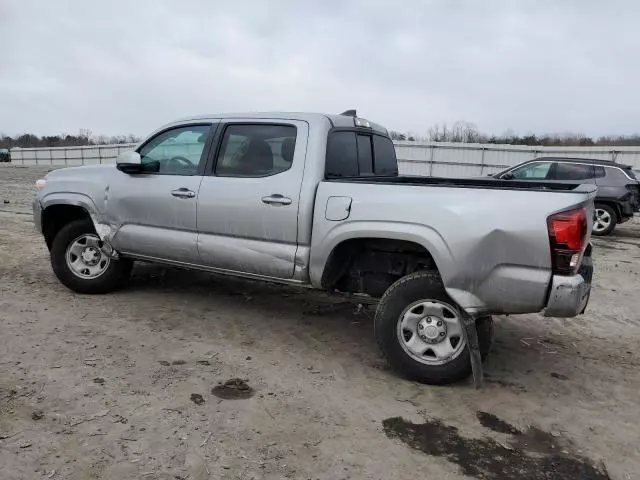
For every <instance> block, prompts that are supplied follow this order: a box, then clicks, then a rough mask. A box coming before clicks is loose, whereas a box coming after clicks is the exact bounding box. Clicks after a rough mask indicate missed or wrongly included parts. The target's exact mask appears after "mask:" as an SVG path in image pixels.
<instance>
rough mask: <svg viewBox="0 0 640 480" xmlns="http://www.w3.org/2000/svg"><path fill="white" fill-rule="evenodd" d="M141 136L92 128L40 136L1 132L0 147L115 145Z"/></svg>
mask: <svg viewBox="0 0 640 480" xmlns="http://www.w3.org/2000/svg"><path fill="white" fill-rule="evenodd" d="M139 141H140V137H138V136H136V135H133V134H129V135H113V136H107V135H93V134H92V132H91V130H88V129H80V130H79V131H78V133H77V134H76V135H71V134H68V133H62V134H60V135H43V136H41V137H40V136H38V135H34V134H33V133H23V134H21V135H18V136H15V137H11V136H8V135H4V134H1V133H0V149H2V148H8V149H11V148H16V147H20V148H36V147H78V146H83V145H113V144H117V143H137V142H139Z"/></svg>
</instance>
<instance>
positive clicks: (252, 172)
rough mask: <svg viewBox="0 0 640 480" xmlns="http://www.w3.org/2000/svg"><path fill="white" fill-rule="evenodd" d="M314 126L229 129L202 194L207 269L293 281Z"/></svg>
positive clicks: (281, 123) (232, 123)
mask: <svg viewBox="0 0 640 480" xmlns="http://www.w3.org/2000/svg"><path fill="white" fill-rule="evenodd" d="M308 132H309V125H308V124H307V123H306V122H303V121H296V120H282V119H277V120H268V119H260V120H256V119H247V120H235V119H234V120H228V121H226V122H224V123H223V124H222V125H221V126H220V128H219V131H218V134H217V137H218V139H217V142H216V143H217V145H218V147H217V148H216V151H215V153H214V155H213V161H212V162H211V163H212V165H211V168H210V171H209V172H208V174H207V175H206V176H205V177H204V179H203V180H202V184H201V187H200V192H199V195H198V210H197V215H198V251H199V254H200V261H201V263H202V264H204V265H206V266H208V267H211V268H217V269H223V270H229V271H237V272H242V273H251V274H256V275H261V276H267V277H274V278H280V279H290V278H292V277H293V273H294V267H295V256H296V249H297V241H298V205H299V199H300V187H301V183H302V177H303V173H304V163H305V155H306V150H307V137H308Z"/></svg>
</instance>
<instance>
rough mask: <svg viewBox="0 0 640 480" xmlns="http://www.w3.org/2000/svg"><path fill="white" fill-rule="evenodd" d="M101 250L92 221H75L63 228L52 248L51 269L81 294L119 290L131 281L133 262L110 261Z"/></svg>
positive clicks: (54, 240)
mask: <svg viewBox="0 0 640 480" xmlns="http://www.w3.org/2000/svg"><path fill="white" fill-rule="evenodd" d="M101 247H102V241H101V240H100V238H99V237H98V235H97V234H96V232H95V230H94V228H93V223H92V222H91V220H89V219H85V220H75V221H73V222H70V223H68V224H67V225H65V226H64V227H62V229H61V230H60V231H59V232H58V234H57V235H56V236H55V238H54V239H53V243H52V245H51V266H52V267H53V272H54V273H55V274H56V277H58V280H60V282H61V283H62V284H63V285H64V286H66V287H67V288H70V289H71V290H73V291H76V292H79V293H107V292H110V291H112V290H114V289H116V288H117V287H118V286H119V285H120V284H121V283H122V282H123V281H124V280H126V279H127V278H128V276H129V273H130V272H131V266H132V262H131V260H128V259H124V258H121V259H114V258H111V257H109V256H107V255H106V254H105V253H104V252H103V251H102V248H101Z"/></svg>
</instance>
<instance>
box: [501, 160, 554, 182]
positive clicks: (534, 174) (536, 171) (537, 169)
mask: <svg viewBox="0 0 640 480" xmlns="http://www.w3.org/2000/svg"><path fill="white" fill-rule="evenodd" d="M549 170H551V162H534V163H530V164H528V165H523V166H522V167H520V168H517V169H515V170H511V171H510V172H509V173H510V174H511V175H513V178H517V179H518V180H544V179H546V178H547V175H548V174H549Z"/></svg>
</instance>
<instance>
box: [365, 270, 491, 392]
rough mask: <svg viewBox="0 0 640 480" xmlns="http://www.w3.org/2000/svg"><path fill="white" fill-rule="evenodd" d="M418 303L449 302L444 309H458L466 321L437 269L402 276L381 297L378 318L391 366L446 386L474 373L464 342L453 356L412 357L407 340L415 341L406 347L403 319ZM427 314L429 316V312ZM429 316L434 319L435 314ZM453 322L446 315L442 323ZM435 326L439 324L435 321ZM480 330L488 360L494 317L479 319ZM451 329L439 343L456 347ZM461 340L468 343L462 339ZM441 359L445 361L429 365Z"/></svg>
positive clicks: (382, 346) (380, 341)
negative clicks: (447, 291)
mask: <svg viewBox="0 0 640 480" xmlns="http://www.w3.org/2000/svg"><path fill="white" fill-rule="evenodd" d="M415 304H418V305H417V308H420V307H421V306H422V305H421V304H428V305H434V306H439V305H447V306H446V307H444V310H446V311H450V312H454V311H455V312H458V315H459V317H458V318H459V319H460V321H462V316H461V315H460V310H459V308H458V306H457V305H456V304H455V302H453V300H451V298H450V297H449V296H448V295H447V293H446V291H445V289H444V286H443V284H442V280H441V279H440V276H439V275H438V274H437V273H436V272H426V271H424V272H416V273H413V274H411V275H407V276H406V277H403V278H401V279H400V280H398V281H397V282H395V283H394V284H393V285H391V287H389V289H388V290H387V291H386V293H385V294H384V296H383V297H382V299H381V300H380V303H379V304H378V309H377V311H376V316H375V321H374V327H375V337H376V341H377V342H378V346H379V347H380V349H381V350H382V353H383V354H384V356H385V357H386V358H387V361H388V362H389V364H390V365H391V367H392V368H393V369H394V370H395V371H396V372H398V373H400V374H401V375H402V376H404V377H406V378H409V379H411V380H416V381H418V382H422V383H427V384H430V385H445V384H449V383H453V382H456V381H459V380H462V379H464V378H467V377H468V376H469V375H470V374H471V360H470V354H469V347H468V345H466V344H464V343H463V344H462V345H459V344H458V346H456V347H455V348H458V352H457V354H452V357H451V358H450V359H447V360H438V359H435V360H431V359H429V357H425V356H424V355H425V354H423V356H422V357H421V360H422V361H418V360H417V359H416V357H415V354H414V356H412V354H410V353H409V352H408V351H407V350H406V348H408V347H407V346H406V345H407V343H411V342H406V340H405V346H403V343H402V340H400V335H402V336H403V337H404V336H405V333H406V332H405V331H404V330H402V327H401V325H402V323H401V322H402V319H403V318H404V317H405V315H406V314H407V313H406V312H408V311H409V312H411V310H412V308H414V309H415V308H416V307H412V305H415ZM438 308H439V307H438ZM425 315H428V313H426V314H425ZM449 315H451V313H449ZM445 316H446V314H445ZM425 318H427V319H429V321H431V318H432V317H425ZM437 318H438V317H435V319H437ZM450 321H451V322H454V320H452V319H450V318H444V317H443V321H442V322H439V323H438V324H440V323H444V324H447V325H448V324H449V322H450ZM420 322H423V320H420ZM420 322H418V323H420ZM433 325H434V326H435V323H434V324H433ZM427 328H432V329H433V327H429V326H427ZM462 328H464V326H462ZM476 329H477V332H478V342H479V345H480V353H481V356H482V359H483V360H484V359H485V358H486V356H487V355H488V353H489V350H490V348H491V343H492V341H493V319H492V318H491V316H485V317H481V318H479V319H478V320H476ZM445 330H446V327H445ZM451 331H452V330H451V328H449V331H448V332H447V333H446V334H445V335H446V337H445V340H443V341H442V342H439V343H446V342H451V343H449V344H448V345H447V346H446V347H445V348H453V347H450V346H451V345H452V344H453V341H454V340H455V338H451V339H449V333H450V332H451ZM425 332H426V330H425ZM462 338H464V337H462ZM458 341H459V342H464V340H462V339H459V340H458ZM429 349H430V347H429V346H427V350H429ZM438 361H439V362H442V363H440V364H428V363H430V362H438ZM425 362H428V363H425Z"/></svg>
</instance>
